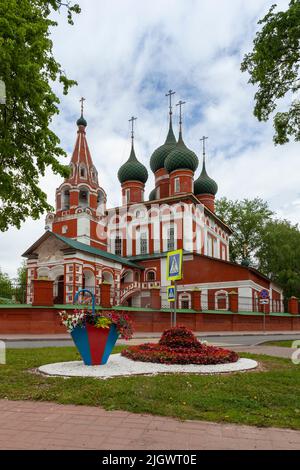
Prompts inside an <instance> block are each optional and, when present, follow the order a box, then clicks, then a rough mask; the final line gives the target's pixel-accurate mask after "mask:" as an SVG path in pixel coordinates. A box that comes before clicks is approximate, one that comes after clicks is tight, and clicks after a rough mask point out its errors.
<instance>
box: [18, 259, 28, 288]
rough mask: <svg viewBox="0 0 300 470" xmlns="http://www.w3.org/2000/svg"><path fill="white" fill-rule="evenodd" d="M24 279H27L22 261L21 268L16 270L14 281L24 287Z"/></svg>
mask: <svg viewBox="0 0 300 470" xmlns="http://www.w3.org/2000/svg"><path fill="white" fill-rule="evenodd" d="M26 279H27V268H26V261H24V260H23V261H22V264H21V266H20V267H19V268H18V272H17V279H16V281H17V283H18V284H20V285H22V286H25V284H26Z"/></svg>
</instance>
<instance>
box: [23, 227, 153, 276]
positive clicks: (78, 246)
mask: <svg viewBox="0 0 300 470" xmlns="http://www.w3.org/2000/svg"><path fill="white" fill-rule="evenodd" d="M51 236H54V237H56V238H57V239H58V240H60V241H62V242H64V243H65V244H66V245H68V247H70V248H74V249H75V250H78V251H83V252H85V253H89V254H92V255H95V256H99V257H100V258H104V259H108V260H109V261H113V262H115V263H120V264H124V265H126V266H130V267H132V268H138V269H144V268H143V267H142V266H140V265H138V264H136V263H133V262H132V261H130V260H128V259H126V258H123V256H118V255H115V254H113V253H108V252H107V251H104V250H100V249H99V248H95V247H94V246H90V245H87V244H86V243H81V242H78V241H77V240H73V239H72V238H67V237H63V236H62V235H58V234H57V233H54V232H51V231H50V230H47V232H45V233H44V234H43V235H42V236H41V237H40V238H39V239H38V240H37V241H36V242H35V243H34V244H33V245H32V246H31V247H30V248H28V250H26V251H25V253H23V255H22V256H24V257H27V256H29V255H30V254H32V253H34V250H36V249H37V248H38V246H39V245H40V244H41V243H43V242H44V241H45V240H47V238H49V237H51Z"/></svg>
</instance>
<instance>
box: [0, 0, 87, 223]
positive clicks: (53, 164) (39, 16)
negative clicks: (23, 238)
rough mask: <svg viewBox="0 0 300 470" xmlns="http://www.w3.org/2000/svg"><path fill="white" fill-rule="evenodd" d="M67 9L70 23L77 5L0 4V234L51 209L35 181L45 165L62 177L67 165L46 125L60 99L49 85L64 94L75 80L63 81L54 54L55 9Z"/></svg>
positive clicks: (39, 0)
mask: <svg viewBox="0 0 300 470" xmlns="http://www.w3.org/2000/svg"><path fill="white" fill-rule="evenodd" d="M62 7H63V8H66V10H67V15H68V22H69V23H71V24H72V23H73V20H72V14H73V13H79V12H80V9H79V6H78V5H77V4H75V5H73V4H71V3H70V2H66V3H64V2H62V1H58V0H22V1H19V0H1V2H0V78H1V79H2V80H3V81H4V83H5V85H6V105H5V106H3V105H2V106H1V105H0V157H1V165H0V201H1V203H0V230H7V229H8V227H9V226H10V225H15V226H17V227H18V228H19V227H20V223H21V222H22V221H24V220H25V218H26V217H28V216H30V217H32V218H34V219H37V218H38V217H39V216H40V215H41V214H42V213H43V212H44V211H45V210H51V206H49V204H48V203H47V197H46V194H45V192H44V191H43V190H42V189H41V188H40V187H39V177H40V176H41V175H44V174H45V170H46V169H47V168H48V167H49V168H50V169H51V170H52V171H53V172H54V173H56V174H59V175H61V176H67V175H68V171H69V170H68V167H67V166H65V165H62V164H61V163H60V162H59V158H60V157H61V156H65V155H66V154H65V152H64V150H63V149H62V148H61V147H60V145H59V144H60V141H59V138H58V137H57V135H56V134H55V133H54V132H53V131H51V130H50V128H49V125H50V123H51V120H52V118H53V116H54V115H55V114H57V113H58V104H59V99H58V97H57V96H56V95H55V93H54V92H53V90H52V88H51V82H54V81H59V82H60V83H61V85H62V87H63V92H64V94H67V92H68V90H69V88H70V87H71V86H72V85H74V84H75V83H76V82H75V81H73V80H70V79H68V78H67V76H66V74H65V72H64V70H63V68H62V66H61V65H60V64H59V63H58V62H57V61H56V60H55V57H54V56H53V51H52V41H51V39H50V30H51V29H52V28H53V27H55V26H56V25H57V23H56V22H55V21H54V20H52V19H50V14H51V13H52V12H53V11H58V10H59V9H60V8H62Z"/></svg>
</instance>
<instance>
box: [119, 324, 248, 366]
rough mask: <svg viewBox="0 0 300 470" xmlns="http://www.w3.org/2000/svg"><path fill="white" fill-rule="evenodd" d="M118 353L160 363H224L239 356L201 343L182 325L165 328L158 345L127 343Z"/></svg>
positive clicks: (133, 358) (136, 359) (131, 357)
mask: <svg viewBox="0 0 300 470" xmlns="http://www.w3.org/2000/svg"><path fill="white" fill-rule="evenodd" d="M121 354H122V356H125V357H127V358H128V359H132V360H133V361H142V362H158V363H161V364H225V363H227V362H236V361H237V360H238V358H239V356H238V355H237V354H236V353H235V352H234V351H230V350H228V349H223V348H218V347H216V346H208V345H206V344H202V343H200V341H198V340H197V338H196V337H195V336H194V334H193V333H192V331H190V330H189V329H188V328H186V327H185V326H178V327H174V328H170V329H168V330H165V331H164V332H163V334H162V336H161V338H160V340H159V343H158V344H155V343H144V344H140V345H138V346H129V347H128V348H126V349H123V351H122V353H121Z"/></svg>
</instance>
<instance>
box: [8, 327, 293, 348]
mask: <svg viewBox="0 0 300 470" xmlns="http://www.w3.org/2000/svg"><path fill="white" fill-rule="evenodd" d="M195 334H196V335H197V336H198V338H200V339H201V340H206V341H208V342H209V343H212V344H216V345H220V346H228V347H230V346H233V345H239V346H253V345H256V344H259V343H262V342H265V341H278V340H288V339H300V332H297V331H294V332H287V331H282V332H274V331H273V332H266V333H265V334H262V333H261V332H259V331H257V332H243V331H241V332H234V333H233V332H222V331H220V332H214V333H203V332H196V333H195ZM160 336H161V333H135V335H134V338H133V339H132V340H130V341H124V340H119V341H118V344H140V343H144V342H157V341H158V340H159V338H160ZM0 340H4V341H5V342H6V346H7V348H41V347H53V346H56V347H59V346H72V345H73V342H72V340H71V339H70V335H68V334H56V335H50V334H48V335H22V334H19V335H18V334H0Z"/></svg>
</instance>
